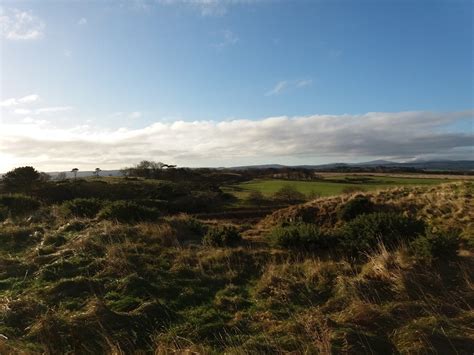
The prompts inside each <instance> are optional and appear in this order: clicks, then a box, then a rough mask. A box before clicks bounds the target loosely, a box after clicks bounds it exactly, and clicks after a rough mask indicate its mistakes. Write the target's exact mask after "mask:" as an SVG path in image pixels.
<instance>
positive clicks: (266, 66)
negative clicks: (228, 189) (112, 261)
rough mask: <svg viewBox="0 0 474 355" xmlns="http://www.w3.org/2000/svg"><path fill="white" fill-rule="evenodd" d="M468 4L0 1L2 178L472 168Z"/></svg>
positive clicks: (473, 99)
mask: <svg viewBox="0 0 474 355" xmlns="http://www.w3.org/2000/svg"><path fill="white" fill-rule="evenodd" d="M473 4H474V3H473V2H472V1H470V0H466V1H463V0H443V1H439V0H411V1H408V0H398V1H395V0H379V1H375V0H361V1H350V0H333V1H330V0H311V1H310V0H307V1H306V0H128V1H126V0H123V1H120V0H116V1H112V0H96V1H71V0H68V1H66V0H56V1H52V0H46V1H44V0H42V1H39V0H31V1H22V0H18V1H8V0H0V172H5V171H7V170H9V169H12V168H14V167H18V166H24V165H32V166H34V167H36V168H37V169H39V170H42V171H68V170H70V169H71V168H72V167H78V168H79V169H81V170H91V169H94V168H95V167H100V168H101V169H103V170H104V169H116V168H121V167H124V166H130V165H133V164H136V163H138V162H139V161H141V160H145V159H147V160H155V161H162V162H165V163H169V164H177V165H178V166H189V167H198V166H210V167H212V166H240V165H252V164H269V163H280V164H289V165H298V164H322V163H329V162H361V161H367V160H373V159H387V160H395V161H410V160H413V159H473V158H474V154H473V153H474V129H473V128H474V127H473V123H474V89H473V83H474V71H473V69H474V68H473V33H474V31H473V21H474V20H473V14H474V8H473V7H474V5H473Z"/></svg>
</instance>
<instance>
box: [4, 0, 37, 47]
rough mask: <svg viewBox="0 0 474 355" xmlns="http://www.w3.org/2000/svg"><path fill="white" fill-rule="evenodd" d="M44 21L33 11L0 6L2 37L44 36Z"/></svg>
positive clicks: (27, 37) (32, 38) (28, 37)
mask: <svg viewBox="0 0 474 355" xmlns="http://www.w3.org/2000/svg"><path fill="white" fill-rule="evenodd" d="M45 27H46V25H45V24H44V22H43V21H42V20H41V19H40V18H38V17H37V16H35V15H34V14H33V12H32V11H22V10H18V9H6V8H0V37H3V38H6V39H9V40H34V39H39V38H41V37H43V34H44V28H45Z"/></svg>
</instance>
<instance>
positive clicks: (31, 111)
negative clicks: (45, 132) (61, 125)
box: [0, 94, 73, 115]
mask: <svg viewBox="0 0 474 355" xmlns="http://www.w3.org/2000/svg"><path fill="white" fill-rule="evenodd" d="M40 102H41V98H40V96H39V95H38V94H30V95H26V96H23V97H20V98H14V97H12V98H9V99H6V100H3V101H0V108H2V109H3V110H6V112H9V113H12V114H14V115H41V114H50V113H57V112H65V111H70V110H72V109H73V107H72V106H46V107H38V104H39V103H40Z"/></svg>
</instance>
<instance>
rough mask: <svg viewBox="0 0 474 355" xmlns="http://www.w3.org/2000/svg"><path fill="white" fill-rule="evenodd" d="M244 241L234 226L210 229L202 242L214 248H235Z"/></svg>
mask: <svg viewBox="0 0 474 355" xmlns="http://www.w3.org/2000/svg"><path fill="white" fill-rule="evenodd" d="M241 240H242V237H241V236H240V233H239V232H238V231H237V229H235V227H232V226H218V227H213V228H210V229H209V230H208V231H207V233H206V235H205V236H204V238H203V240H202V242H203V244H205V245H209V246H213V247H225V246H234V245H236V244H237V243H239V242H240V241H241Z"/></svg>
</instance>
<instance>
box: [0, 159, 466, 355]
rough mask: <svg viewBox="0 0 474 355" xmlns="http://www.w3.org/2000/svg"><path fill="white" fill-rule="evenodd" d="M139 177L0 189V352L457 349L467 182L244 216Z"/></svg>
mask: <svg viewBox="0 0 474 355" xmlns="http://www.w3.org/2000/svg"><path fill="white" fill-rule="evenodd" d="M134 169H135V168H134ZM157 169H158V168H157ZM153 174H158V175H157V176H159V177H163V176H165V177H166V175H165V174H164V173H162V172H161V171H158V170H157V171H156V172H154V173H153ZM170 174H171V173H170ZM153 177H154V176H153ZM132 178H137V179H138V180H133V179H132ZM142 178H143V177H141V176H138V177H135V176H130V177H129V178H128V179H132V180H126V179H116V180H107V179H101V178H99V177H96V178H94V179H93V180H91V181H87V180H81V179H77V180H76V181H74V180H72V181H64V182H56V181H51V182H42V183H39V184H38V185H36V186H35V188H34V189H31V190H30V191H22V192H21V193H22V195H18V193H19V192H18V191H16V192H13V191H10V190H9V189H8V188H7V189H5V188H4V190H3V191H1V193H2V195H1V197H0V212H1V211H3V212H2V213H5V215H4V217H3V221H2V222H0V353H2V354H3V353H5V354H9V353H26V354H30V353H31V354H36V353H37V354H42V353H47V354H60V353H81V354H82V353H94V354H95V353H109V354H118V353H155V354H166V353H211V354H212V353H216V354H217V353H230V354H244V353H252V354H260V353H272V354H273V353H295V354H312V353H321V354H332V353H335V354H338V353H347V354H359V353H372V354H378V353H403V354H412V353H414V354H424V353H439V354H451V353H453V354H471V353H472V349H473V348H474V337H473V333H474V328H473V324H474V315H473V311H472V309H473V306H474V288H473V285H474V258H473V257H472V253H473V251H474V249H473V247H472V245H473V243H472V236H473V234H472V231H473V222H474V211H473V209H472V205H471V200H472V194H473V192H474V186H473V184H472V183H470V182H454V183H451V184H445V185H440V186H431V185H428V186H419V187H398V188H394V189H390V190H383V191H375V192H364V193H361V192H355V193H353V194H349V193H346V194H342V195H339V196H337V197H329V198H324V197H321V198H317V199H315V200H312V201H310V202H307V203H303V204H296V205H291V206H289V207H285V208H281V209H279V210H277V211H274V212H273V213H271V212H272V210H269V212H268V213H269V215H268V216H266V217H262V218H261V220H260V221H259V222H255V218H254V217H239V218H236V217H235V216H238V215H237V214H235V213H236V212H234V210H233V209H234V203H235V200H232V198H229V196H227V195H226V194H225V193H224V192H223V191H222V190H221V189H220V186H219V185H214V184H209V185H207V186H204V185H202V186H200V187H199V186H197V185H195V184H193V183H192V182H190V181H184V180H183V181H179V182H176V181H175V182H169V181H161V180H156V179H152V178H150V179H144V180H141V179H142ZM226 179H227V177H226ZM232 179H235V177H232ZM100 186H102V188H100ZM15 188H18V186H15ZM97 191H100V192H98V193H95V192H97ZM48 192H54V193H53V194H52V195H48ZM287 192H288V191H287ZM315 197H317V196H315ZM269 200H270V201H273V200H271V199H269V198H268V197H267V196H265V195H263V198H262V195H260V194H254V196H253V197H252V201H254V202H255V204H253V205H252V207H251V208H252V209H250V208H249V211H251V212H252V211H257V212H258V211H259V210H258V209H257V207H258V208H260V210H264V211H267V209H268V204H270V205H271V203H268V201H269ZM203 201H207V202H205V203H207V204H208V206H207V207H206V209H204V210H200V209H199V210H198V211H199V213H194V212H190V211H193V209H194V208H199V207H198V206H199V204H201V203H204V202H203ZM209 201H213V203H210V202H209ZM257 201H258V205H257ZM266 201H267V202H266ZM292 203H293V202H292ZM256 206H257V207H256ZM254 209H255V210H254ZM185 212H187V213H185ZM217 213H222V214H224V213H234V214H233V215H230V217H229V218H227V217H225V218H220V219H217V218H214V217H210V216H216V215H217ZM224 216H227V215H225V214H224Z"/></svg>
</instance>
